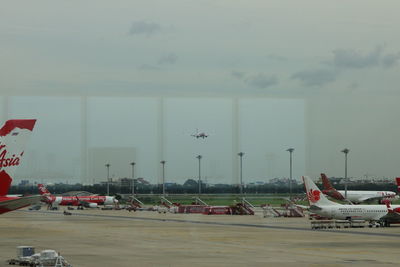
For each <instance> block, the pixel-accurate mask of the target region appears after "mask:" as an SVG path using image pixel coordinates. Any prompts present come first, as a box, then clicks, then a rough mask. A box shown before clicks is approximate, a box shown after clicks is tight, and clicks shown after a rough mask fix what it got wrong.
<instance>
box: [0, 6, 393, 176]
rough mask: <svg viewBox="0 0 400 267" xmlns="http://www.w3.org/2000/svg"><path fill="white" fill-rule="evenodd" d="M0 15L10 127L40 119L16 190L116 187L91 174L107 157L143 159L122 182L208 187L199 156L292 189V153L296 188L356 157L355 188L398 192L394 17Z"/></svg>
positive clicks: (337, 9)
mask: <svg viewBox="0 0 400 267" xmlns="http://www.w3.org/2000/svg"><path fill="white" fill-rule="evenodd" d="M1 4H2V8H1V10H0V48H1V49H0V60H1V64H0V95H2V97H1V102H0V103H1V106H2V108H1V114H2V119H3V121H4V120H5V119H7V118H36V119H38V123H37V125H36V128H35V130H34V134H33V136H32V138H31V140H30V142H29V144H28V148H27V150H26V157H25V158H24V161H23V164H22V166H21V168H20V169H19V170H18V176H17V177H16V181H18V180H21V179H30V180H37V181H40V180H42V181H43V180H44V181H45V182H57V181H63V182H65V181H68V182H70V183H74V182H81V181H82V182H84V183H91V182H99V181H101V180H105V178H106V170H105V167H104V164H103V163H102V164H99V166H98V167H95V166H89V165H90V162H89V160H88V159H87V154H88V153H89V152H88V151H89V150H90V149H91V148H104V147H109V148H116V147H117V148H118V147H125V148H132V149H133V151H134V155H132V158H127V157H126V156H123V155H121V157H120V158H118V157H116V158H113V159H112V160H113V161H114V163H113V162H110V164H111V166H112V167H111V173H112V175H113V176H114V177H119V176H123V177H130V165H129V163H130V162H131V161H135V162H136V163H137V165H136V176H137V177H144V178H146V179H148V180H150V181H151V182H157V181H159V180H160V168H161V166H160V163H159V162H160V160H166V161H167V164H166V167H167V181H171V182H183V181H185V180H186V179H188V178H194V177H197V160H196V158H195V157H196V156H197V155H198V154H201V155H203V159H202V163H203V165H202V168H203V169H202V174H203V175H204V178H206V179H207V181H208V182H209V183H236V182H237V181H238V180H237V179H238V167H237V165H238V156H237V153H238V152H239V151H243V152H245V156H244V158H243V159H244V170H243V171H244V174H243V175H244V180H245V181H246V182H250V181H251V182H254V181H267V180H269V179H271V178H275V177H288V176H289V154H288V152H286V149H287V148H289V147H293V148H295V152H294V172H293V176H294V178H295V179H297V180H300V176H301V175H310V176H312V177H317V176H318V174H319V173H320V172H326V173H327V174H328V175H329V176H337V177H341V176H343V175H344V155H343V153H341V152H340V151H341V150H342V149H343V148H346V147H347V148H349V149H350V153H349V176H351V177H355V178H361V177H389V178H392V177H395V176H399V171H398V160H399V156H398V154H399V152H398V151H399V150H400V143H399V142H398V138H399V136H400V125H399V122H398V121H399V119H398V115H399V109H400V107H399V105H398V103H399V96H400V92H399V88H398V84H399V79H400V78H399V77H400V75H399V61H400V49H399V47H400V37H399V34H398V29H399V26H400V18H399V16H398V10H399V8H400V3H399V2H398V1H395V0H393V1H389V0H384V1H379V2H377V1H372V0H371V1H368V0H367V1H366V0H363V1H361V0H350V1H345V2H344V1H318V0H302V1H289V0H280V1H269V0H264V1H222V0H221V1H215V0H214V1H188V0H186V1H177V0H171V1H161V0H159V1H113V2H110V1H84V2H82V1H27V2H20V1H1ZM197 128H198V129H199V130H204V131H206V132H207V133H208V134H210V136H209V138H207V139H206V140H198V139H194V138H193V137H191V136H190V134H192V133H193V132H195V131H196V129H197ZM85 157H86V158H85ZM110 160H111V159H110ZM117 161H118V163H117ZM104 163H106V162H104ZM118 164H122V165H121V166H126V168H125V169H123V170H122V167H118V168H119V169H118V170H117V169H116V168H114V169H113V167H115V166H119V165H118ZM91 168H95V169H98V174H97V175H96V177H90V174H89V170H90V169H91ZM101 173H102V174H103V177H100V176H101Z"/></svg>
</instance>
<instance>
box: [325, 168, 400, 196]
mask: <svg viewBox="0 0 400 267" xmlns="http://www.w3.org/2000/svg"><path fill="white" fill-rule="evenodd" d="M321 179H322V184H323V186H324V190H322V193H324V194H325V195H328V196H330V197H332V198H334V199H337V200H345V197H344V196H345V191H344V190H339V191H338V190H336V189H335V188H334V187H333V186H332V184H331V182H330V181H329V179H328V177H327V176H326V175H325V174H324V173H321ZM396 197H397V195H396V193H395V192H392V191H359V190H357V191H356V190H347V200H348V201H350V202H352V203H361V202H365V201H373V200H379V201H381V200H382V199H393V198H396Z"/></svg>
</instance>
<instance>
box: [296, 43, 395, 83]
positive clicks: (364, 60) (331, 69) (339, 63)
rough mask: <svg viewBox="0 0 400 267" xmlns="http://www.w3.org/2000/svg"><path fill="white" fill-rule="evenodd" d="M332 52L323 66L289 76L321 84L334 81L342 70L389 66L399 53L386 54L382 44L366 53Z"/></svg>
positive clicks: (340, 50)
mask: <svg viewBox="0 0 400 267" xmlns="http://www.w3.org/2000/svg"><path fill="white" fill-rule="evenodd" d="M332 53H333V58H332V59H331V60H329V61H326V62H323V64H324V67H323V68H321V67H319V68H317V69H315V70H305V71H299V72H296V73H294V74H293V75H292V76H291V78H292V79H297V80H299V81H300V82H301V83H302V84H303V85H305V86H322V85H324V84H327V83H330V82H334V81H336V79H337V78H338V76H339V75H340V74H341V73H343V72H347V71H350V70H354V69H365V68H372V67H384V68H390V67H393V66H395V65H396V64H397V63H398V62H399V61H400V53H394V54H387V53H385V51H384V48H383V47H382V46H377V47H375V49H373V50H371V51H370V52H368V53H361V52H359V51H356V50H353V49H336V50H334V51H332Z"/></svg>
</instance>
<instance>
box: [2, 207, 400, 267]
mask: <svg viewBox="0 0 400 267" xmlns="http://www.w3.org/2000/svg"><path fill="white" fill-rule="evenodd" d="M72 213H73V214H72V215H71V216H65V215H63V214H62V211H39V212H36V211H34V212H30V211H25V210H23V211H17V212H10V213H6V214H3V215H1V217H0V236H1V242H0V264H1V263H4V261H5V260H6V259H8V258H11V257H14V256H15V247H16V246H19V245H32V246H35V247H36V250H37V251H38V250H42V249H48V248H49V249H55V250H57V251H60V252H61V254H62V255H63V256H64V257H65V258H66V259H67V260H68V261H69V262H71V263H72V264H73V265H74V266H84V267H86V266H89V267H91V266H96V267H98V266H108V267H109V266H191V267H192V266H267V265H268V266H276V265H279V266H350V265H351V266H379V265H386V266H390V265H397V261H398V249H397V248H398V237H399V236H400V227H391V228H373V229H370V228H363V229H354V230H352V229H341V230H327V231H315V230H311V229H310V225H309V222H308V220H307V219H305V218H262V217H261V216H258V215H256V216H225V215H218V216H207V215H201V214H170V213H166V214H159V213H157V212H144V211H142V212H136V213H133V212H127V211H125V210H121V211H102V210H84V211H76V210H75V211H72ZM0 266H7V265H0Z"/></svg>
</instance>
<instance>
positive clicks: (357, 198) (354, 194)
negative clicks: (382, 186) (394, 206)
mask: <svg viewBox="0 0 400 267" xmlns="http://www.w3.org/2000/svg"><path fill="white" fill-rule="evenodd" d="M339 193H340V194H341V195H342V196H343V197H345V191H344V190H339ZM395 196H396V193H395V192H391V191H355V190H347V199H348V200H350V201H351V202H357V203H359V202H363V201H366V200H372V199H384V198H394V197H395Z"/></svg>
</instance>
